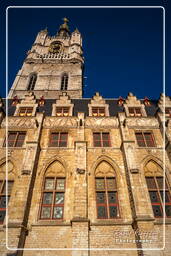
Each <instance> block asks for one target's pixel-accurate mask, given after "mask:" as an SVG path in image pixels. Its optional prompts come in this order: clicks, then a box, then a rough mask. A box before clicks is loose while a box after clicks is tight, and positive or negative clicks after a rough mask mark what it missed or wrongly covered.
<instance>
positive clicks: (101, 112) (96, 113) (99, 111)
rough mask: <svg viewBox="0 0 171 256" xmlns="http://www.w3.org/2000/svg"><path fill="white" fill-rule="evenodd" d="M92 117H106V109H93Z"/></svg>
mask: <svg viewBox="0 0 171 256" xmlns="http://www.w3.org/2000/svg"><path fill="white" fill-rule="evenodd" d="M92 116H98V117H99V116H105V107H92Z"/></svg>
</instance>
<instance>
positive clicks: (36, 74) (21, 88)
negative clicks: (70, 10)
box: [9, 18, 84, 99]
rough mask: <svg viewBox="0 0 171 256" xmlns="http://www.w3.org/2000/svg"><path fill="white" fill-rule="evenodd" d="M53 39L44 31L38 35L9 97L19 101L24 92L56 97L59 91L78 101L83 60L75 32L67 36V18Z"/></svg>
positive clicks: (68, 33)
mask: <svg viewBox="0 0 171 256" xmlns="http://www.w3.org/2000/svg"><path fill="white" fill-rule="evenodd" d="M63 20H64V23H63V24H62V25H61V26H60V27H59V30H58V32H57V34H56V35H55V36H52V37H51V36H49V35H48V31H47V29H45V30H42V31H40V32H39V33H38V35H37V37H36V40H35V42H34V44H33V45H32V47H31V50H29V51H28V52H27V57H26V59H25V61H24V63H23V66H22V68H21V69H20V70H19V72H18V74H17V76H16V79H15V81H14V83H13V86H12V87H11V90H10V92H9V98H13V97H14V96H15V95H17V96H18V97H19V98H23V97H24V95H25V93H26V91H33V90H34V95H35V96H36V97H41V96H44V97H45V98H46V99H49V98H53V99H57V98H59V95H61V94H62V91H65V92H67V95H69V96H70V98H82V87H83V67H84V58H83V51H82V38H81V34H80V32H79V31H78V29H75V31H74V32H72V33H70V31H69V26H68V19H67V18H64V19H63Z"/></svg>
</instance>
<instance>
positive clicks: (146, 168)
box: [141, 155, 168, 176]
mask: <svg viewBox="0 0 171 256" xmlns="http://www.w3.org/2000/svg"><path fill="white" fill-rule="evenodd" d="M141 169H142V171H143V175H145V174H146V175H149V176H150V175H152V176H153V175H161V176H162V175H163V162H162V160H161V159H160V158H158V157H155V156H153V155H148V156H146V157H145V158H144V159H143V160H142V161H141ZM167 169H168V168H167V167H166V170H167ZM152 170H153V171H152Z"/></svg>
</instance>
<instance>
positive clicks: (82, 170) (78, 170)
mask: <svg viewBox="0 0 171 256" xmlns="http://www.w3.org/2000/svg"><path fill="white" fill-rule="evenodd" d="M76 172H77V173H78V174H84V173H85V170H84V169H80V168H77V169H76Z"/></svg>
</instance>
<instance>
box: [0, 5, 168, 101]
mask: <svg viewBox="0 0 171 256" xmlns="http://www.w3.org/2000/svg"><path fill="white" fill-rule="evenodd" d="M8 2H9V4H8V5H14V4H15V5H21V1H12V2H11V3H10V1H8ZM32 2H33V1H29V2H28V3H27V1H24V4H28V5H29V6H30V5H32ZM76 2H77V3H78V1H75V3H76ZM116 2H117V3H118V1H110V3H109V4H108V2H107V1H106V2H105V5H116ZM121 2H123V4H124V3H125V2H127V4H126V5H128V3H129V5H131V4H132V3H133V2H134V3H133V4H134V5H135V1H128V0H127V1H122V0H121V1H119V3H121ZM137 2H139V4H140V5H146V4H147V1H146V0H144V1H137ZM150 2H153V5H163V6H164V5H165V7H166V26H167V29H168V27H169V26H168V25H169V24H168V22H169V16H168V15H169V14H168V8H169V6H168V4H167V1H155V0H153V1H150V0H149V1H148V4H149V5H150V4H151V3H150ZM162 2H163V4H162ZM47 3H48V5H61V4H63V5H68V4H67V2H66V1H63V2H61V3H60V1H48V2H46V1H34V5H36V4H37V5H47ZM75 3H74V2H73V5H76V4H75ZM143 3H144V4H143ZM82 4H84V5H88V4H90V3H89V2H88V1H87V3H84V1H83V2H82ZM92 4H93V2H92ZM22 5H23V3H22ZM70 5H71V2H70ZM77 5H78V4H77ZM94 5H97V4H95V3H94ZM101 5H102V4H101ZM4 8H5V4H3V5H1V13H2V14H3V16H2V17H1V19H2V33H3V35H4V36H5V27H4V25H5V24H4V23H5V13H4ZM65 16H66V17H67V18H68V19H69V21H70V22H69V27H70V30H71V32H72V31H73V30H74V29H75V28H76V27H77V28H78V29H79V31H80V32H81V33H82V36H83V51H84V57H85V72H84V77H86V78H85V79H84V85H85V93H84V97H92V96H93V95H94V93H95V92H96V91H99V92H100V94H102V95H103V96H104V97H107V98H117V97H119V96H122V97H126V96H127V94H128V92H130V91H131V92H133V93H134V94H135V95H136V96H137V97H138V98H144V97H145V96H147V97H149V98H151V99H158V98H159V94H160V93H161V92H162V90H163V37H162V35H163V10H162V9H161V8H79V9H78V8H45V9H42V8H10V9H9V11H8V38H9V41H8V42H9V43H8V53H9V59H8V69H9V72H8V81H9V88H10V87H11V85H12V83H13V81H14V79H15V76H16V73H17V72H18V70H19V69H20V68H21V66H22V63H23V61H24V59H25V57H26V52H27V51H28V50H29V49H30V48H31V45H32V44H33V42H34V40H35V37H36V35H37V33H38V32H39V31H40V30H41V29H44V28H45V27H47V28H48V31H49V34H50V35H55V34H56V32H57V30H58V28H59V25H60V24H61V23H62V18H63V17H65ZM166 39H167V41H166V47H167V48H166V93H167V94H170V95H171V92H169V81H170V80H169V79H170V78H169V74H168V70H169V67H170V66H171V59H170V58H169V56H170V55H171V54H170V52H169V49H168V45H169V42H170V35H169V31H168V30H167V31H166ZM170 44H171V42H170ZM4 46H5V40H3V41H1V52H2V54H1V59H2V62H1V63H0V67H1V70H2V71H3V72H2V73H1V76H0V79H1V85H2V86H1V89H0V93H1V96H3V97H4V96H5V68H4V60H5V51H4Z"/></svg>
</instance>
